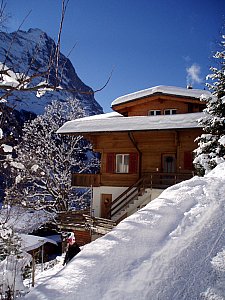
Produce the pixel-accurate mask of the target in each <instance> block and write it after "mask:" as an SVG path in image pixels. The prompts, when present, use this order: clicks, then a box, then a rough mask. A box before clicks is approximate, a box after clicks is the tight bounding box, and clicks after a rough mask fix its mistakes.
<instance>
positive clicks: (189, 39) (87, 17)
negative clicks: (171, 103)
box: [6, 0, 225, 112]
mask: <svg viewBox="0 0 225 300" xmlns="http://www.w3.org/2000/svg"><path fill="white" fill-rule="evenodd" d="M6 2H7V12H8V13H9V14H10V15H11V19H10V21H9V24H8V30H9V31H13V30H16V29H17V28H18V27H19V25H20V24H21V22H22V20H23V19H24V17H25V16H26V15H27V14H28V12H29V11H30V10H32V11H31V13H30V15H29V16H28V18H27V19H26V21H25V23H24V24H23V26H22V30H27V29H29V28H40V29H42V30H44V31H45V32H46V33H47V34H48V35H50V36H51V37H52V38H54V39H56V38H57V33H58V28H59V21H60V12H61V1H60V0H45V1H44V0H29V1H27V0H19V1H17V0H7V1H6ZM224 16H225V4H224V0H205V1H203V0H195V1H193V0H139V1H138V0H70V2H69V6H68V10H67V13H66V18H65V22H64V27H63V33H62V44H61V51H62V52H63V54H65V55H67V54H68V53H69V52H70V50H71V48H72V47H73V45H74V44H75V43H76V47H75V49H74V50H73V51H72V53H71V55H70V57H69V58H70V60H71V61H72V63H73V65H74V67H75V69H76V72H77V74H78V76H79V77H80V78H81V80H82V81H83V82H84V83H85V84H87V85H89V86H91V87H92V88H93V89H94V90H95V89H98V88H100V87H102V86H103V85H104V83H105V82H106V80H107V79H108V77H109V75H110V73H111V71H112V70H113V75H112V78H111V80H110V82H109V84H108V85H107V87H106V88H105V89H104V90H103V91H101V92H99V93H96V95H95V98H96V100H97V101H98V102H99V103H100V105H101V106H102V107H103V109H104V111H105V112H108V111H111V109H110V105H111V102H112V101H113V100H114V99H115V98H117V97H119V96H122V95H125V94H128V93H132V92H135V91H138V90H142V89H146V88H149V87H152V86H156V85H174V86H180V87H185V86H186V85H187V80H188V81H192V84H193V87H194V88H202V89H203V88H204V84H205V76H206V75H207V74H208V73H209V67H210V66H211V65H213V63H214V62H213V60H212V54H213V52H215V50H216V49H217V42H218V41H219V39H220V35H221V34H220V32H221V29H222V26H223V24H224V20H225V17H224ZM187 70H189V76H188V72H187Z"/></svg>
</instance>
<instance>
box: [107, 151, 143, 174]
mask: <svg viewBox="0 0 225 300" xmlns="http://www.w3.org/2000/svg"><path fill="white" fill-rule="evenodd" d="M137 172H138V153H136V152H131V153H127V154H117V153H107V156H106V173H129V174H132V173H133V174H134V173H137Z"/></svg>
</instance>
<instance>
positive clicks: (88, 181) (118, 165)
mask: <svg viewBox="0 0 225 300" xmlns="http://www.w3.org/2000/svg"><path fill="white" fill-rule="evenodd" d="M202 94H209V92H207V91H204V90H196V89H186V88H178V87H171V86H157V87H153V88H150V89H146V90H143V91H139V92H136V93H133V94H129V95H126V96H122V97H119V98H117V99H116V100H114V101H113V102H112V109H113V111H114V112H112V113H107V114H103V115H97V116H92V117H86V118H82V119H78V120H74V121H70V122H67V123H65V124H64V125H63V126H62V127H61V128H60V129H59V130H58V133H61V134H74V135H78V134H82V135H83V136H84V137H85V138H86V139H88V140H89V141H91V142H92V144H93V149H94V151H95V152H99V153H100V155H101V169H100V173H99V174H72V184H73V186H79V187H92V189H93V202H92V210H93V214H94V216H95V217H101V218H108V219H111V220H113V221H115V222H119V221H120V220H122V219H123V218H125V217H126V216H128V215H130V214H132V213H134V212H135V211H137V210H138V209H139V208H141V207H143V206H144V205H146V204H147V203H148V202H150V201H151V200H153V199H154V198H156V197H157V196H158V195H159V194H160V193H161V192H162V191H163V190H164V189H165V188H167V187H169V186H171V185H173V184H176V183H178V182H181V181H183V180H186V179H189V178H191V177H192V176H193V174H194V169H193V165H192V158H193V157H192V155H193V150H194V149H195V148H196V146H197V145H196V143H195V139H196V137H198V136H199V135H200V134H201V133H202V129H201V128H200V127H199V126H198V122H197V119H199V118H200V117H201V116H202V110H203V109H204V107H205V104H204V102H201V101H200V96H201V95H202Z"/></svg>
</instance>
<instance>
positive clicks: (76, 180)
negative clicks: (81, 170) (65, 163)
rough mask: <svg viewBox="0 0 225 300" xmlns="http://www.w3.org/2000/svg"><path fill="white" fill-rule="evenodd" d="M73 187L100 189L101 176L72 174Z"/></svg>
mask: <svg viewBox="0 0 225 300" xmlns="http://www.w3.org/2000/svg"><path fill="white" fill-rule="evenodd" d="M72 186H77V187H90V186H93V187H99V186H100V174H75V173H73V174H72Z"/></svg>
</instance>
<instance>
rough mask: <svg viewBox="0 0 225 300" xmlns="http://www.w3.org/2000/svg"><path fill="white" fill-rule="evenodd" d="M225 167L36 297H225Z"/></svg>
mask: <svg viewBox="0 0 225 300" xmlns="http://www.w3.org/2000/svg"><path fill="white" fill-rule="evenodd" d="M224 227H225V164H221V165H219V166H217V168H216V169H214V170H213V171H212V172H211V173H209V174H208V175H207V176H205V177H203V178H200V177H197V176H196V177H194V178H192V179H191V180H188V181H185V182H182V183H180V184H177V185H174V186H172V187H170V188H168V189H167V190H165V191H164V192H163V193H162V194H161V195H160V197H158V198H157V199H155V200H153V201H152V202H151V203H150V204H149V205H147V206H146V207H145V208H143V209H141V210H140V211H138V212H137V213H135V214H134V215H132V216H130V217H128V218H127V219H125V220H124V221H122V222H121V223H120V224H119V225H118V226H117V227H116V228H115V229H114V230H113V231H112V232H110V233H109V234H107V235H106V236H104V237H102V238H100V239H98V240H96V241H95V242H92V243H91V244H88V245H86V246H85V248H84V249H83V250H82V251H81V252H80V253H79V254H78V255H77V256H76V257H75V258H74V259H73V260H72V261H71V262H70V263H69V264H68V265H67V266H66V267H64V268H63V269H62V270H61V271H60V272H59V273H57V274H56V275H55V276H54V277H52V278H50V279H49V280H48V281H46V282H45V283H43V284H41V285H39V286H37V287H36V288H34V289H33V290H32V291H31V292H30V293H29V294H28V295H27V296H26V299H29V300H34V299H38V300H44V299H49V300H50V299H54V300H61V299H63V300H64V299H67V300H70V299H71V300H72V299H73V300H74V299H76V300H84V299H89V300H99V299H101V300H106V299H107V300H112V299H113V300H122V299H123V300H131V299H137V300H139V299H142V300H144V299H146V300H147V299H148V300H149V299H151V300H159V299H160V300H165V299H173V300H181V299H187V300H191V299H218V300H221V299H225V232H224Z"/></svg>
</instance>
